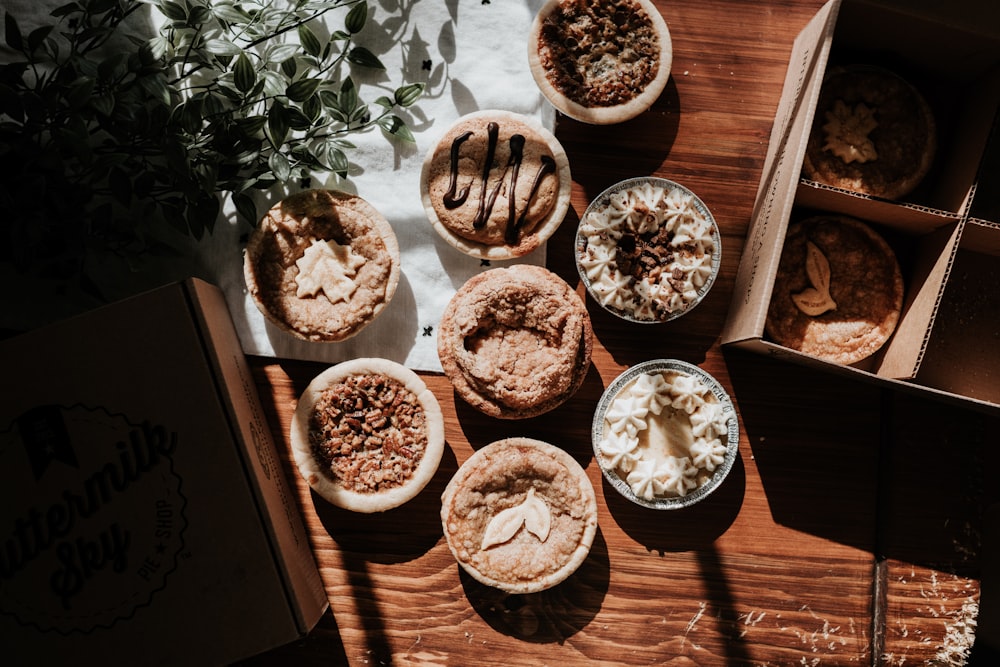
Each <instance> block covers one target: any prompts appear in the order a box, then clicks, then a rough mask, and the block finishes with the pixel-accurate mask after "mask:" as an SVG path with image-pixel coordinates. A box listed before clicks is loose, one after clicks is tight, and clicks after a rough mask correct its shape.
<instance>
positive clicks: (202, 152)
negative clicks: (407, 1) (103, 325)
mask: <svg viewBox="0 0 1000 667" xmlns="http://www.w3.org/2000/svg"><path fill="white" fill-rule="evenodd" d="M337 8H343V11H341V12H340V14H339V15H340V16H341V17H342V20H343V28H342V29H338V30H332V31H331V30H329V28H327V25H326V24H327V22H328V21H320V19H321V18H322V17H324V16H325V15H327V14H328V12H330V11H331V10H334V9H337ZM151 9H152V10H153V11H155V12H158V13H159V14H160V15H161V16H162V17H164V20H163V21H162V22H161V23H160V28H159V30H158V32H155V31H154V32H152V33H147V34H141V32H140V34H136V31H135V30H134V29H131V28H132V27H134V24H135V23H136V19H137V18H141V17H143V15H144V13H145V14H146V15H147V17H146V19H147V24H149V19H148V14H149V12H150V10H151ZM51 16H52V19H53V22H52V23H51V25H44V26H42V27H39V28H36V29H34V30H31V31H30V32H28V33H27V34H25V32H23V31H22V29H21V27H20V25H19V23H18V20H17V17H15V16H13V15H12V14H11V13H10V12H7V13H6V15H5V25H4V38H5V41H6V44H7V46H8V47H9V49H10V50H12V51H13V52H15V53H16V54H18V56H19V57H17V58H15V59H14V60H13V61H12V62H8V63H6V64H4V65H2V66H0V165H2V167H0V178H2V181H0V203H2V206H3V210H4V215H3V216H2V222H0V226H2V234H3V236H2V238H0V261H9V262H11V263H13V264H14V265H16V266H17V267H19V268H21V269H23V270H33V271H41V272H45V273H47V274H48V275H50V276H61V275H65V276H66V277H67V278H68V277H71V276H79V275H83V276H86V273H87V262H88V261H94V259H93V258H94V257H95V256H98V255H101V254H107V253H110V254H113V255H116V256H119V257H122V258H125V259H126V260H128V261H130V262H135V261H137V260H139V259H140V258H141V257H142V256H143V255H144V254H147V253H157V252H164V251H165V249H164V247H163V246H162V241H161V238H162V235H161V234H160V233H159V231H158V230H161V229H162V228H163V226H164V225H166V226H169V228H171V229H173V230H176V231H179V232H181V233H182V234H183V235H184V236H185V237H194V238H196V239H199V238H201V237H202V236H203V235H204V234H205V233H207V232H211V230H212V229H213V225H214V224H215V222H216V220H217V219H218V217H219V213H220V206H221V203H220V202H221V201H222V199H223V197H225V196H227V195H228V196H231V197H232V199H233V202H234V204H235V207H236V209H237V211H238V213H239V215H240V216H241V217H242V218H243V219H245V220H246V221H248V222H250V223H255V222H256V220H257V211H256V210H255V207H254V198H253V196H252V193H253V191H254V190H263V189H267V188H270V187H271V186H273V185H275V184H279V183H288V182H294V181H297V180H299V179H302V178H306V177H308V176H310V175H312V174H316V173H317V172H323V173H333V174H337V175H338V176H340V177H346V176H347V173H348V169H349V167H350V161H349V157H348V155H349V152H350V150H351V148H353V145H352V144H351V142H350V141H349V137H350V136H351V135H352V134H354V133H358V132H365V131H381V132H383V133H384V134H385V135H386V136H387V138H389V139H398V140H402V141H412V140H413V137H412V134H411V133H410V130H409V128H408V127H407V125H406V123H405V122H404V120H403V119H402V118H401V117H400V115H399V110H400V109H402V108H405V107H408V106H410V105H412V104H414V103H415V102H416V100H417V99H418V98H419V97H420V95H421V93H422V92H423V85H422V84H409V85H401V86H399V87H397V88H395V89H394V90H392V91H391V92H388V89H386V91H385V94H381V95H379V96H378V97H377V98H376V99H375V100H374V102H372V103H370V104H369V103H366V102H365V101H364V100H363V99H362V96H361V91H359V88H358V86H357V85H356V84H355V81H354V79H353V78H352V77H351V76H350V72H351V67H352V66H360V67H363V68H374V69H384V67H383V65H382V63H381V62H380V61H379V59H378V58H377V57H376V56H375V55H374V54H373V53H372V52H371V51H369V50H368V49H366V48H364V47H363V46H359V45H357V44H356V43H355V41H354V39H355V36H356V35H357V34H358V33H359V32H360V31H361V30H362V29H363V28H364V26H365V24H366V22H367V21H368V18H369V17H368V5H367V3H366V2H363V1H360V0H221V1H210V0H76V1H74V2H70V3H68V4H65V5H63V6H61V7H58V8H57V9H55V10H54V11H52V13H51ZM332 16H336V15H332ZM140 24H141V22H140Z"/></svg>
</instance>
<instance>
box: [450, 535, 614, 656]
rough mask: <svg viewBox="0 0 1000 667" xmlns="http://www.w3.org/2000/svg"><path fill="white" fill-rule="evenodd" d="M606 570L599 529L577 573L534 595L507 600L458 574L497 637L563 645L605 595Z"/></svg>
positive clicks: (508, 596) (608, 567) (607, 564)
mask: <svg viewBox="0 0 1000 667" xmlns="http://www.w3.org/2000/svg"><path fill="white" fill-rule="evenodd" d="M610 572H611V564H610V559H609V556H608V545H607V543H606V542H605V541H604V536H603V534H602V533H601V529H600V527H598V529H597V534H596V535H595V536H594V543H593V545H592V546H591V549H590V554H589V555H588V556H587V559H586V560H585V561H584V562H583V564H582V565H580V567H579V569H577V571H576V572H574V573H573V574H571V575H570V576H569V577H568V578H567V579H566V580H565V581H563V582H562V583H560V584H557V585H556V586H554V587H552V588H550V589H548V590H545V591H540V592H538V593H526V594H521V595H512V594H509V593H505V592H503V591H501V590H498V589H496V588H492V587H490V586H486V585H485V584H482V583H480V582H478V581H476V580H475V579H473V578H472V577H471V576H470V575H469V574H467V573H466V572H465V571H464V570H461V569H460V570H459V575H460V579H461V582H462V588H463V589H464V590H465V595H466V597H467V598H468V600H469V603H470V604H471V605H472V607H473V609H475V610H476V613H478V614H479V615H480V616H481V617H482V619H483V620H484V621H486V622H487V623H488V624H489V625H490V627H492V628H493V629H494V630H496V631H497V632H501V633H503V634H505V635H509V636H511V637H516V638H517V639H520V640H523V641H527V642H533V643H537V644H549V643H562V642H564V641H566V640H567V639H569V638H570V637H572V636H573V635H575V634H576V633H577V632H579V631H580V630H581V629H583V628H584V627H586V626H587V624H588V623H590V622H591V621H592V620H593V619H594V617H595V616H596V615H597V613H598V612H599V611H600V609H601V605H602V604H603V602H604V597H605V595H607V592H608V583H609V579H610Z"/></svg>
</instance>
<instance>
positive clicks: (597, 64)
mask: <svg viewBox="0 0 1000 667" xmlns="http://www.w3.org/2000/svg"><path fill="white" fill-rule="evenodd" d="M672 61H673V45H672V43H671V39H670V31H669V30H668V29H667V24H666V21H664V20H663V16H662V15H661V14H660V11H659V10H658V9H657V8H656V6H655V5H654V4H653V3H652V2H651V1H650V0H548V2H546V3H545V4H544V5H543V6H542V8H541V10H540V11H539V12H538V14H537V16H536V17H535V20H534V22H533V23H532V27H531V31H530V32H529V34H528V64H529V67H530V69H531V74H532V76H533V77H534V79H535V83H536V84H538V88H539V89H540V90H541V91H542V94H543V95H544V96H545V97H546V98H547V99H548V100H549V102H551V103H552V105H553V106H554V107H555V108H556V109H558V110H559V111H561V112H562V113H564V114H566V115H567V116H569V117H570V118H574V119H576V120H579V121H581V122H584V123H591V124H596V125H609V124H613V123H621V122H624V121H626V120H629V119H631V118H634V117H636V116H638V115H639V114H641V113H642V112H644V111H646V110H647V109H649V107H651V106H652V105H653V103H654V102H655V101H656V100H657V98H659V96H660V94H661V93H662V92H663V89H664V87H665V86H666V84H667V81H668V80H669V78H670V66H671V64H672Z"/></svg>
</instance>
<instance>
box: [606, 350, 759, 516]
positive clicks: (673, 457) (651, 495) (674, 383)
mask: <svg viewBox="0 0 1000 667" xmlns="http://www.w3.org/2000/svg"><path fill="white" fill-rule="evenodd" d="M592 436H593V445H594V454H595V456H596V459H597V461H598V464H599V465H600V466H601V471H602V472H603V473H604V476H605V477H606V478H607V480H608V481H609V482H610V483H611V485H612V486H614V487H615V489H616V490H617V491H618V492H619V493H621V494H622V495H623V496H625V497H626V498H628V499H629V500H631V501H632V502H634V503H636V504H638V505H642V506H644V507H650V508H653V509H678V508H681V507H687V506H690V505H692V504H694V503H696V502H698V501H699V500H701V499H703V498H704V497H705V496H707V495H708V494H709V493H711V492H712V491H713V490H714V489H715V488H717V487H718V486H719V485H720V484H721V483H722V480H723V479H725V477H726V476H727V475H728V474H729V471H730V469H731V468H732V465H733V461H734V460H735V458H736V453H737V450H738V447H739V425H738V423H737V418H736V411H735V409H734V407H733V404H732V401H731V400H730V398H729V396H728V394H726V392H725V390H724V389H723V388H722V386H721V385H720V384H719V383H718V381H716V380H715V378H713V377H712V376H711V375H709V374H708V373H706V372H705V371H703V370H701V369H700V368H699V367H697V366H695V365H693V364H689V363H686V362H683V361H679V360H676V359H653V360H650V361H646V362H643V363H641V364H638V365H636V366H633V367H631V368H629V369H628V370H626V371H625V372H623V373H622V374H621V375H620V376H618V377H617V378H616V379H615V380H614V382H612V383H611V385H610V386H609V387H608V388H607V389H606V390H605V392H604V395H603V396H602V397H601V400H600V402H599V403H598V407H597V410H596V411H595V413H594V423H593V430H592Z"/></svg>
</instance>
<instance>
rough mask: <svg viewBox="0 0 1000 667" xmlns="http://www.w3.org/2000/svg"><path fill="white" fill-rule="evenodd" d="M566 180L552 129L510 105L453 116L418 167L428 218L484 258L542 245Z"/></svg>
mask: <svg viewBox="0 0 1000 667" xmlns="http://www.w3.org/2000/svg"><path fill="white" fill-rule="evenodd" d="M571 187H572V180H571V176H570V170H569V159H568V158H567V156H566V152H565V151H564V150H563V148H562V145H561V144H560V143H559V142H558V140H556V138H555V136H553V135H552V133H551V132H549V131H548V130H547V129H545V128H544V127H542V125H541V124H539V123H538V122H536V121H535V120H533V119H531V118H529V117H527V116H524V115H521V114H516V113H512V112H509V111H493V110H491V111H479V112H476V113H472V114H468V115H466V116H462V117H461V118H459V119H458V120H457V121H456V122H455V123H454V124H453V125H452V126H451V127H450V128H449V129H448V130H447V131H446V132H445V134H444V135H443V136H442V137H441V138H440V140H439V141H438V143H437V144H436V145H435V146H434V147H433V148H432V149H431V150H430V151H428V153H427V155H426V157H425V159H424V163H423V166H422V169H421V174H420V189H421V197H422V201H423V205H424V210H425V211H426V213H427V218H428V220H430V222H431V225H432V226H433V227H434V229H435V230H436V231H437V232H438V234H440V235H441V237H442V238H443V239H444V240H445V241H447V242H448V243H449V244H450V245H452V246H453V247H455V248H457V249H458V250H460V251H462V252H464V253H465V254H467V255H471V256H473V257H479V258H482V259H511V258H515V257H521V256H523V255H526V254H528V253H529V252H531V251H532V250H535V249H536V248H538V247H540V246H541V245H542V244H543V243H544V242H545V241H546V240H547V239H548V238H549V237H550V236H551V235H552V233H553V232H554V231H555V230H556V228H558V227H559V225H560V224H561V223H562V221H563V218H564V217H565V216H566V211H567V210H568V208H569V199H570V188H571Z"/></svg>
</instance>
